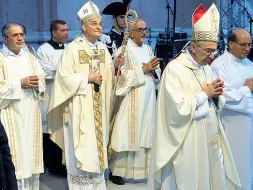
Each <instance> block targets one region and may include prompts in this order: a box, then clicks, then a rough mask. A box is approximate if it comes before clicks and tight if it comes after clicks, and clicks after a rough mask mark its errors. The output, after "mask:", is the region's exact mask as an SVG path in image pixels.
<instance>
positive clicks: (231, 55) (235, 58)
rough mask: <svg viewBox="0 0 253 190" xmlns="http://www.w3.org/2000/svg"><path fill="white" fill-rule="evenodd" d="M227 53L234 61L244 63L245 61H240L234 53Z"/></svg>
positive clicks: (226, 51)
mask: <svg viewBox="0 0 253 190" xmlns="http://www.w3.org/2000/svg"><path fill="white" fill-rule="evenodd" d="M225 53H227V54H228V55H229V56H230V57H231V58H232V59H233V60H234V61H236V62H239V63H243V60H244V59H238V58H237V57H235V56H234V55H233V54H232V53H230V52H229V51H228V50H225Z"/></svg>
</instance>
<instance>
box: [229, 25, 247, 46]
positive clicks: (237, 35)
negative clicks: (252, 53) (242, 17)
mask: <svg viewBox="0 0 253 190" xmlns="http://www.w3.org/2000/svg"><path fill="white" fill-rule="evenodd" d="M241 38H251V36H250V34H249V33H248V32H247V31H246V30H244V29H242V28H238V29H236V30H234V31H233V32H232V33H231V34H229V36H228V43H229V42H230V41H232V42H237V41H240V39H241Z"/></svg>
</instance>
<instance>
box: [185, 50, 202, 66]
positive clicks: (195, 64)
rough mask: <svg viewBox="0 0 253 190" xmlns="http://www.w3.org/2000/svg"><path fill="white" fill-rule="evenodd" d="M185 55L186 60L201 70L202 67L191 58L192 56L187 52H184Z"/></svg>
mask: <svg viewBox="0 0 253 190" xmlns="http://www.w3.org/2000/svg"><path fill="white" fill-rule="evenodd" d="M185 53H186V54H187V55H188V58H189V59H190V60H191V62H192V65H193V66H195V67H197V68H199V69H200V68H201V66H202V65H200V64H198V63H197V62H196V61H195V60H194V59H193V57H192V55H191V54H190V52H189V51H188V50H185Z"/></svg>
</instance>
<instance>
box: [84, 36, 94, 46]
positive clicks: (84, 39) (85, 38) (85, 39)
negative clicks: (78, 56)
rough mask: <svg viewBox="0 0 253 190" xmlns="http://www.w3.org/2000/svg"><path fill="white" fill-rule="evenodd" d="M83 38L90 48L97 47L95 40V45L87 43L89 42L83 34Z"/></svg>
mask: <svg viewBox="0 0 253 190" xmlns="http://www.w3.org/2000/svg"><path fill="white" fill-rule="evenodd" d="M83 38H84V40H85V41H86V42H87V44H89V46H90V47H96V46H97V40H96V42H95V43H91V42H89V41H88V40H87V38H86V37H85V36H84V34H83Z"/></svg>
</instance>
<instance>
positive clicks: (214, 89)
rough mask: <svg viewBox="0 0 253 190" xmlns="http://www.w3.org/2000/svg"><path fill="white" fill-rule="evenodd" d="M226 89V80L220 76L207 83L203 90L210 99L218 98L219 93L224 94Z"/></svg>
mask: <svg viewBox="0 0 253 190" xmlns="http://www.w3.org/2000/svg"><path fill="white" fill-rule="evenodd" d="M223 89H224V81H223V80H221V79H220V78H217V79H215V80H214V81H213V82H211V84H205V85H204V86H203V88H202V90H203V91H204V92H205V93H206V95H207V96H208V99H211V98H216V97H217V96H219V95H222V93H223Z"/></svg>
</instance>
